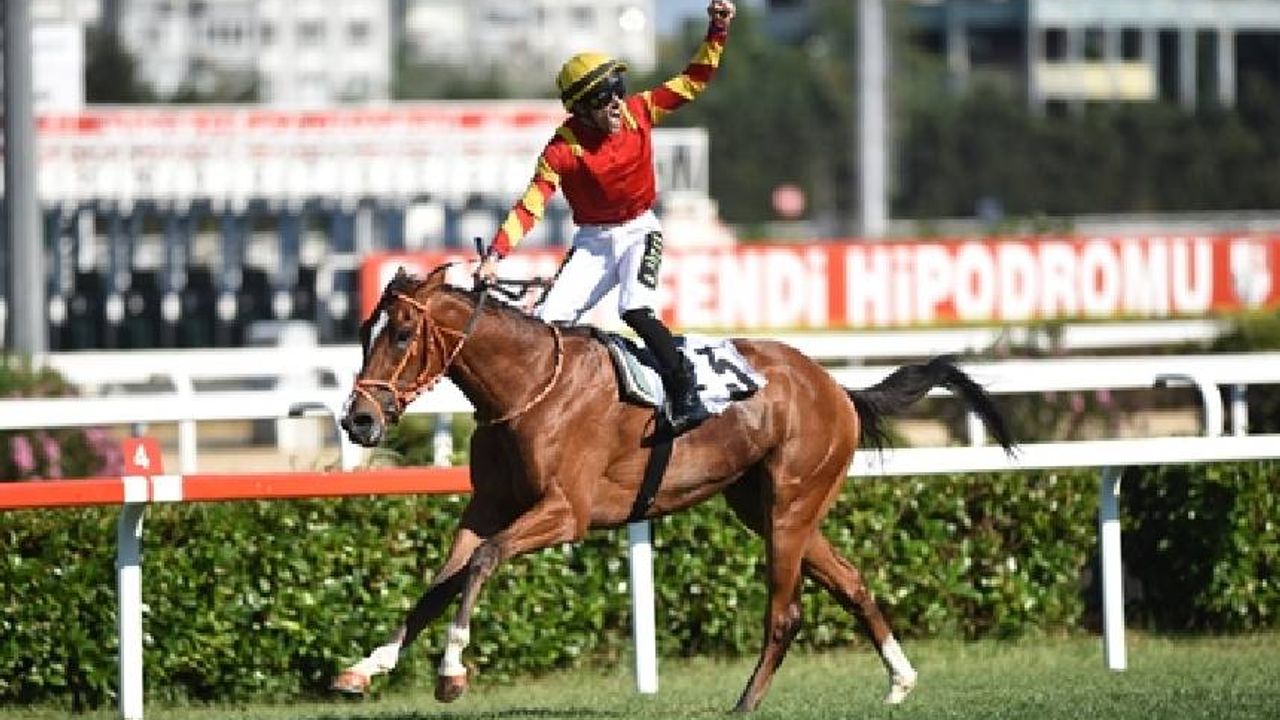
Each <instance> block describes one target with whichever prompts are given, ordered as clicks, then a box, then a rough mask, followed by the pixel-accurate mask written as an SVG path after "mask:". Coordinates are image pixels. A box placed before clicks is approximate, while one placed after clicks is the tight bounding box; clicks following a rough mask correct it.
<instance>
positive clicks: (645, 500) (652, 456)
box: [627, 410, 673, 523]
mask: <svg viewBox="0 0 1280 720" xmlns="http://www.w3.org/2000/svg"><path fill="white" fill-rule="evenodd" d="M658 412H661V410H659V411H658ZM672 443H673V438H671V437H664V438H662V439H660V440H657V441H656V442H655V443H654V444H653V447H652V448H651V449H650V450H649V459H648V461H646V462H645V464H644V479H643V480H642V481H641V482H640V492H639V493H637V494H636V501H635V504H633V505H632V506H631V515H629V516H628V517H627V522H629V523H633V522H638V521H640V520H643V519H644V517H645V515H648V514H649V508H651V507H653V499H654V498H655V497H657V496H658V485H660V484H661V483H662V476H663V475H665V474H666V473H667V463H669V462H670V461H671V445H672Z"/></svg>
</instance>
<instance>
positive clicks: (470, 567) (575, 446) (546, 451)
mask: <svg viewBox="0 0 1280 720" xmlns="http://www.w3.org/2000/svg"><path fill="white" fill-rule="evenodd" d="M444 275H445V272H444V268H437V269H436V270H435V271H433V272H432V273H430V275H428V277H427V278H426V279H425V280H419V279H417V278H413V277H411V276H408V275H405V274H404V273H403V271H401V272H400V273H398V274H397V275H396V277H395V278H394V279H392V280H391V282H390V283H389V284H388V285H387V287H386V289H385V291H384V292H383V295H382V298H381V300H380V302H379V305H378V308H377V309H376V310H375V311H374V313H373V315H372V316H371V317H370V318H369V319H368V320H366V321H365V324H364V325H363V326H362V328H361V339H362V341H363V344H364V352H365V354H364V365H363V367H362V369H361V371H360V374H359V377H358V378H357V380H356V387H355V390H354V391H353V392H352V396H351V400H350V403H349V407H348V410H347V414H346V416H345V417H344V418H343V421H342V423H343V427H344V428H345V429H346V430H347V433H348V434H349V435H350V437H351V439H352V440H353V441H354V442H357V443H359V444H362V445H365V446H374V445H377V444H378V442H379V440H380V439H381V438H382V437H383V434H384V432H385V429H386V428H387V426H388V425H389V424H391V423H394V422H396V420H397V419H398V418H399V416H400V414H401V413H402V412H403V411H404V408H405V406H406V405H407V404H408V403H409V402H410V401H411V400H412V399H413V398H414V397H416V396H417V395H418V394H419V393H420V392H422V391H424V390H425V389H429V388H430V387H431V386H432V385H434V383H435V382H436V381H438V380H439V379H440V378H442V377H445V376H448V377H449V379H451V380H452V381H453V382H454V383H455V384H456V385H457V386H458V387H459V388H460V389H461V390H462V392H463V393H465V394H466V396H467V398H469V399H470V401H471V403H472V404H473V405H474V406H475V408H476V417H477V424H478V427H477V430H476V432H475V434H474V435H473V437H472V439H471V468H470V470H471V482H472V486H473V492H472V495H471V498H470V502H469V503H468V504H467V506H466V509H465V510H464V511H463V513H462V519H461V523H460V527H459V528H458V530H457V534H456V535H455V537H454V539H453V547H452V548H451V549H450V551H449V554H448V557H447V559H446V561H445V563H444V566H443V567H441V568H440V569H439V571H438V573H437V575H436V576H435V578H434V579H433V580H432V582H431V584H430V586H429V587H428V588H427V590H426V592H425V593H424V594H423V596H422V597H421V598H420V599H419V600H418V602H417V604H416V605H415V606H414V607H413V609H412V610H411V611H410V612H409V614H408V616H407V617H406V618H405V620H404V624H403V625H401V626H400V627H399V628H397V629H396V630H395V632H393V633H392V635H391V637H390V638H389V640H388V642H387V643H386V644H384V645H382V646H381V647H379V648H377V649H375V650H374V651H373V652H372V653H371V654H370V655H369V656H368V657H366V658H364V659H363V660H361V661H360V662H358V663H356V664H355V665H353V666H351V667H349V668H347V669H346V670H344V671H343V672H342V673H341V674H339V675H338V677H337V678H336V679H335V680H334V687H335V689H338V690H342V691H346V692H356V693H359V692H364V691H365V690H366V689H367V688H368V686H369V681H370V678H371V677H372V676H373V675H375V674H378V673H384V672H389V671H390V670H391V669H392V668H393V667H394V666H395V663H396V659H397V657H398V656H399V653H400V651H401V649H402V648H403V647H404V646H406V645H408V644H409V643H411V642H412V641H413V640H414V638H416V637H417V636H418V634H419V633H420V632H421V631H422V630H423V628H424V627H425V626H426V624H427V623H428V622H430V621H431V620H433V619H435V618H436V617H438V616H439V615H440V614H442V613H443V612H444V610H445V607H446V605H447V604H448V603H449V602H450V601H451V600H452V599H453V598H454V597H455V596H456V595H458V594H459V593H461V595H462V600H461V602H460V603H459V606H458V608H457V612H456V614H455V615H454V618H453V622H452V623H451V624H450V625H449V628H448V631H447V634H446V638H445V639H446V649H445V652H444V657H443V658H442V660H441V663H440V667H439V676H438V678H437V684H436V697H437V699H439V700H441V701H444V702H449V701H452V700H454V699H456V698H457V697H458V696H459V695H461V694H462V692H463V691H464V690H465V689H466V687H467V683H468V678H467V671H466V668H465V666H464V665H463V664H462V651H463V649H464V648H465V647H466V645H467V644H468V642H469V639H470V620H471V614H472V611H473V610H474V608H475V606H476V601H477V598H478V596H479V594H480V589H481V587H482V586H483V585H484V583H485V580H486V579H488V578H489V576H490V575H491V574H492V573H493V572H494V569H495V567H497V565H498V564H499V563H501V562H504V561H506V560H509V559H510V558H513V557H515V556H517V555H522V554H524V553H528V552H532V551H535V550H539V549H542V548H546V547H548V546H551V545H556V544H560V543H567V542H574V541H577V540H581V539H582V538H583V537H584V536H585V535H586V533H587V531H588V530H591V529H593V528H608V527H616V526H619V525H622V524H623V523H625V522H627V520H628V516H629V515H630V514H631V510H632V507H633V503H634V501H635V499H636V496H637V492H639V489H640V485H641V477H642V474H643V470H644V468H645V462H646V458H647V457H648V453H649V449H648V448H647V447H644V446H643V443H642V439H643V438H646V437H649V436H650V435H651V434H652V431H653V429H654V425H653V423H654V412H653V411H652V410H651V409H649V408H644V407H639V406H636V405H632V404H628V403H625V402H622V401H620V400H619V390H618V386H617V383H616V380H615V376H614V371H613V369H612V367H611V365H610V358H609V355H608V351H607V350H606V349H605V347H604V345H603V344H601V343H600V342H598V341H597V340H596V339H595V338H594V337H593V336H592V334H591V333H590V332H588V331H587V330H586V329H583V328H568V329H562V328H560V327H557V326H554V325H548V324H545V323H543V322H541V321H539V320H536V319H534V318H532V317H529V316H528V315H526V314H524V313H523V312H520V311H519V310H516V309H514V308H512V307H509V306H506V305H503V304H501V303H497V302H486V301H485V298H486V297H487V296H486V295H485V294H484V292H483V291H476V290H462V289H459V288H456V287H451V286H449V285H446V284H445V282H444ZM382 323H385V324H382ZM375 324H382V326H381V327H380V328H376V327H375ZM375 330H376V332H375ZM735 345H736V347H737V348H738V350H739V351H740V352H741V354H742V355H743V356H744V357H745V358H746V359H747V360H748V361H749V362H750V363H751V364H752V365H753V366H754V367H755V368H756V370H758V371H759V372H760V373H762V374H763V375H764V376H765V378H766V380H767V382H766V384H765V385H764V387H763V388H760V390H759V391H758V392H757V393H756V394H755V395H753V396H752V397H750V398H748V399H746V400H742V401H739V402H736V403H733V404H732V405H730V406H729V407H728V408H727V409H726V410H725V411H724V412H723V413H722V414H721V415H718V416H715V417H712V418H711V419H710V420H708V421H707V422H706V423H704V424H703V425H701V426H699V427H698V428H696V429H694V430H692V431H690V432H689V433H687V434H685V435H682V436H680V437H679V438H677V439H676V440H675V441H674V446H673V448H672V452H671V457H670V464H669V466H668V469H667V473H666V475H665V477H664V478H663V480H662V484H661V486H660V488H659V489H658V492H657V495H656V498H655V499H654V501H653V503H652V505H651V506H650V507H649V510H648V512H647V515H646V517H650V518H656V517H659V516H662V515H666V514H668V513H673V512H676V511H677V510H681V509H684V508H687V507H689V506H691V505H694V504H695V503H699V502H702V501H703V500H706V499H707V498H709V497H711V496H713V495H715V494H717V493H723V494H724V496H725V497H726V499H727V500H728V502H729V505H730V507H731V508H732V509H733V511H734V512H735V513H736V515H737V517H738V518H740V519H741V520H742V522H743V523H745V524H746V525H747V527H749V528H751V529H752V530H753V531H754V532H756V533H759V534H760V535H761V536H762V537H763V538H764V540H765V548H766V552H767V553H768V563H767V568H768V570H767V577H768V588H769V601H768V607H767V608H766V611H765V618H764V647H763V649H762V650H761V653H760V659H759V662H758V664H757V665H756V668H755V672H754V673H753V674H752V675H751V679H750V681H749V682H748V683H747V686H746V689H745V690H744V691H743V693H742V697H741V698H740V699H739V700H738V704H737V706H736V708H735V709H736V710H740V711H747V710H753V709H755V708H756V706H758V705H759V704H760V701H761V699H763V697H764V694H765V692H766V690H767V689H768V687H769V683H770V681H771V680H772V678H773V675H774V672H775V671H776V670H777V668H778V665H779V664H780V663H781V662H782V659H783V656H784V655H785V654H786V652H787V648H788V647H789V645H790V644H791V641H792V639H793V638H794V637H795V636H796V633H797V632H798V631H799V630H800V620H801V612H800V590H801V585H802V583H801V573H804V574H805V575H807V576H808V577H810V578H812V579H813V580H815V581H816V582H817V583H818V584H820V585H822V586H823V587H824V588H826V589H827V590H828V591H830V592H831V594H832V595H834V596H835V598H836V599H837V600H838V601H839V602H840V603H841V604H843V605H844V606H845V607H846V608H847V609H849V610H850V611H852V612H853V614H854V615H856V616H857V617H858V618H859V619H860V620H861V621H862V623H863V625H864V626H865V628H866V630H867V631H868V633H869V634H870V636H871V639H872V640H873V641H874V642H875V646H876V649H877V650H878V651H879V653H880V658H881V660H882V661H883V663H884V665H885V667H886V669H887V670H888V673H889V693H888V695H887V696H886V698H885V701H886V702H890V703H898V702H901V701H902V700H903V699H904V698H905V697H906V695H907V693H909V692H910V691H911V689H912V688H913V687H914V686H915V684H916V671H915V669H914V668H913V667H912V666H911V663H910V662H909V661H908V660H907V658H906V656H905V655H904V654H903V652H902V649H901V647H900V646H899V644H898V642H897V641H896V640H895V639H894V635H893V632H892V631H891V629H890V627H889V624H888V623H887V622H886V621H885V618H884V616H883V615H882V614H881V612H880V609H879V608H878V607H877V606H876V602H875V600H874V599H873V598H872V596H871V593H870V592H869V591H868V590H867V587H866V584H865V583H864V582H863V579H862V576H861V575H860V574H859V572H858V570H857V569H856V568H855V567H854V566H853V565H852V564H850V563H849V562H848V561H847V560H845V559H844V558H842V557H841V556H840V555H838V554H837V553H836V551H835V549H834V548H833V547H832V546H831V543H830V542H829V541H828V540H827V539H826V538H825V537H824V536H823V535H822V534H821V533H820V532H819V530H818V526H819V523H820V522H821V521H822V519H823V516H824V515H826V513H827V511H828V509H829V508H830V507H831V504H832V502H833V501H834V500H835V498H836V496H837V495H838V494H839V492H840V489H841V487H842V485H843V482H844V479H845V476H846V475H847V473H848V469H849V465H850V462H851V460H852V458H853V452H854V449H855V448H856V447H857V446H858V439H859V437H861V438H863V439H864V440H867V441H870V442H873V443H875V445H876V446H877V447H879V446H880V444H881V441H883V440H884V438H885V435H884V432H885V431H884V428H883V425H882V418H884V417H885V416H887V415H891V414H893V413H895V412H898V411H901V410H902V409H904V408H905V407H907V406H908V405H910V404H911V403H913V402H915V401H916V400H918V399H919V398H921V397H922V396H924V395H925V393H927V392H928V391H929V390H930V389H931V388H933V387H935V386H945V387H947V388H949V389H951V390H952V391H954V392H955V393H956V394H958V395H959V396H960V397H961V398H963V399H964V400H965V401H966V402H967V403H968V405H969V406H970V407H971V408H972V409H973V410H974V411H975V412H977V413H978V414H979V415H980V416H981V417H982V419H983V420H984V421H985V423H986V425H987V427H988V429H989V430H990V431H991V433H992V435H993V436H995V437H996V438H997V439H998V441H999V442H1000V444H1001V445H1002V446H1004V448H1005V449H1006V450H1012V447H1013V441H1012V439H1011V437H1010V435H1009V433H1008V431H1007V430H1006V428H1005V424H1004V422H1003V420H1002V418H1001V417H1000V415H999V413H998V412H997V411H996V409H995V408H994V406H993V405H992V403H991V399H990V397H989V396H988V395H987V393H986V392H985V391H984V390H983V389H982V388H981V387H980V386H979V385H977V384H976V383H975V382H974V381H973V380H972V379H971V378H969V376H968V375H966V374H965V373H964V372H962V371H961V370H960V369H958V368H957V367H955V366H954V365H953V364H952V363H951V362H950V361H949V360H948V359H946V358H935V359H934V360H932V361H930V362H928V363H926V364H922V365H907V366H904V367H902V368H899V369H898V370H896V371H895V372H894V373H892V374H891V375H890V376H889V377H888V378H886V379H885V380H883V381H882V382H880V383H879V384H877V385H875V386H874V387H872V388H869V389H867V390H862V391H849V390H846V389H844V388H842V387H840V386H839V385H838V384H837V383H836V382H835V381H834V380H833V379H832V377H831V375H830V374H829V373H828V372H827V371H826V370H824V369H823V368H822V367H820V366H818V365H817V364H815V363H814V362H813V361H811V360H810V359H808V358H807V357H805V356H804V355H802V354H800V353H799V352H798V351H796V350H795V349H793V348H791V347H789V346H787V345H785V344H783V343H780V342H774V341H768V340H736V341H735Z"/></svg>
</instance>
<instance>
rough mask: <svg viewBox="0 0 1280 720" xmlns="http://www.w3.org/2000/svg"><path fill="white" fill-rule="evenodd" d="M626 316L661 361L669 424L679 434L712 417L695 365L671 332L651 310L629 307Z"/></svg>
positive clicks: (659, 363) (628, 322)
mask: <svg viewBox="0 0 1280 720" xmlns="http://www.w3.org/2000/svg"><path fill="white" fill-rule="evenodd" d="M622 319H623V321H624V322H626V323H627V325H628V326H630V327H631V329H632V330H635V331H636V334H637V335H639V336H640V339H641V340H644V344H645V346H646V347H648V348H649V351H650V352H652V353H653V356H654V358H655V359H656V360H657V361H658V372H659V373H661V375H662V387H663V389H664V390H666V394H667V402H666V408H665V410H666V416H667V424H668V425H670V426H671V432H672V434H675V435H680V434H681V433H684V432H687V431H689V430H692V429H693V428H695V427H697V426H698V425H700V424H702V421H704V420H706V419H707V418H709V417H711V413H709V412H707V408H706V407H704V406H703V404H702V401H701V400H699V399H698V387H697V380H696V378H695V377H694V373H693V366H692V365H691V364H690V363H689V361H688V360H685V359H684V358H682V357H680V353H679V352H677V351H676V342H675V338H673V337H671V331H670V330H668V329H667V327H666V326H665V325H663V324H662V322H661V321H659V320H658V319H657V318H656V317H654V316H653V313H652V312H651V311H649V310H647V309H640V310H628V311H627V312H625V313H623V314H622Z"/></svg>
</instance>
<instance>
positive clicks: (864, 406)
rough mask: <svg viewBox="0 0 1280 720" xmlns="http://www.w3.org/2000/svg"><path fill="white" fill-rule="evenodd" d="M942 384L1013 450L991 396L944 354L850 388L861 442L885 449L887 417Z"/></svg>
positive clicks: (1006, 450)
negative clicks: (860, 431) (872, 382)
mask: <svg viewBox="0 0 1280 720" xmlns="http://www.w3.org/2000/svg"><path fill="white" fill-rule="evenodd" d="M939 385H941V386H942V387H945V388H947V389H949V390H951V391H952V392H954V393H955V394H956V395H958V396H959V397H960V398H961V399H962V400H964V402H965V404H966V405H968V406H969V408H970V409H971V410H973V411H974V412H976V413H977V414H978V417H980V418H982V422H983V424H984V425H986V426H987V430H988V431H989V432H990V433H991V434H992V435H993V436H995V439H996V441H997V442H999V443H1000V447H1003V448H1004V449H1005V452H1008V453H1013V451H1014V446H1015V445H1016V442H1015V441H1014V439H1013V435H1012V434H1011V433H1010V432H1009V428H1008V426H1007V425H1006V424H1005V421H1004V417H1003V416H1001V415H1000V411H999V410H997V409H996V406H995V403H994V402H992V400H991V395H990V394H989V393H987V391H986V390H984V389H983V388H982V386H981V385H979V384H978V383H977V382H975V381H974V379H973V378H971V377H969V376H968V374H966V373H965V372H964V371H963V370H961V369H960V368H958V367H956V365H955V357H954V356H951V355H941V356H939V357H935V358H933V359H932V360H930V361H929V362H927V363H924V364H921V365H903V366H902V367H900V368H898V369H897V370H894V371H893V372H892V373H890V374H889V376H888V377H886V378H885V379H884V380H881V381H880V382H878V383H876V384H875V385H872V386H871V387H869V388H867V389H865V390H849V389H847V388H846V389H845V392H847V393H849V398H850V399H851V400H853V407H854V409H856V410H857V411H858V420H859V421H860V424H861V426H862V438H861V440H862V443H863V444H864V445H869V446H871V447H874V448H875V449H877V450H881V449H883V448H884V446H885V444H886V443H887V441H888V439H889V436H888V430H887V429H886V428H885V426H884V419H885V418H886V417H889V416H892V415H897V414H898V413H900V412H902V411H903V410H906V409H907V408H908V407H910V406H911V405H913V404H914V403H916V402H917V401H918V400H920V398H922V397H924V396H925V394H926V393H928V392H929V391H930V390H932V389H933V388H935V387H937V386H939Z"/></svg>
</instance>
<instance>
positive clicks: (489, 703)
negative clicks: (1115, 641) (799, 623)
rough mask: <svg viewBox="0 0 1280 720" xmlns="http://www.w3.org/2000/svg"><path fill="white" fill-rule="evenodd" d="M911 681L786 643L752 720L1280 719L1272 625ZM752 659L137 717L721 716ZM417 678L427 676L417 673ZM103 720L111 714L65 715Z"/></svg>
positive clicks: (958, 665) (971, 660)
mask: <svg viewBox="0 0 1280 720" xmlns="http://www.w3.org/2000/svg"><path fill="white" fill-rule="evenodd" d="M906 650H907V652H908V654H909V655H910V656H911V658H912V661H913V662H914V663H915V664H916V666H917V668H918V669H919V670H920V674H921V681H920V685H919V687H918V688H917V690H916V692H915V693H913V694H912V696H911V697H910V698H909V699H908V700H907V702H906V704H905V705H903V706H902V707H898V708H890V707H886V706H884V705H882V704H880V697H881V694H882V693H883V692H884V690H885V689H886V680H885V676H884V673H883V671H882V670H881V669H880V665H879V662H878V661H877V660H876V659H875V657H874V655H873V654H872V653H871V652H870V651H869V650H867V649H861V650H851V651H846V652H838V653H826V654H819V655H802V654H795V655H793V656H792V657H791V658H789V659H788V660H787V662H786V663H785V664H784V665H783V667H782V669H781V671H780V672H779V673H778V675H777V677H776V679H775V680H774V684H773V689H772V690H771V692H770V693H769V695H768V697H767V698H766V699H765V701H764V704H763V706H762V707H761V709H760V710H759V711H758V712H757V713H755V715H753V716H752V717H753V718H758V719H759V720H774V719H777V720H783V719H784V718H785V719H786V720H825V719H826V718H845V717H847V718H894V719H898V720H907V719H909V720H934V719H937V718H983V719H984V720H987V719H1001V718H1008V719H1010V720H1014V719H1017V720H1054V719H1056V718H1071V719H1077V718H1086V719H1088V720H1104V719H1105V720H1125V719H1129V718H1132V719H1133V720H1139V719H1141V720H1149V719H1151V718H1171V719H1172V718H1176V719H1177V720H1194V719H1195V718H1258V719H1263V718H1266V719H1269V720H1270V719H1273V718H1280V635H1274V634H1260V635H1251V636H1244V637H1234V638H1195V639H1168V638H1153V637H1147V636H1142V635H1131V636H1130V639H1129V670H1128V671H1126V672H1123V673H1112V672H1109V671H1107V670H1106V669H1105V668H1104V667H1103V663H1102V649H1101V642H1100V641H1099V640H1098V639H1096V638H1077V639H1066V640H1058V639H1054V640H1036V641H1021V642H1016V643H998V642H981V643H958V642H918V643H907V645H906ZM753 664H754V663H753V661H747V660H735V661H732V662H717V661H712V660H701V659H699V660H689V661H674V660H668V661H665V662H663V663H662V664H661V665H660V668H659V669H660V674H661V689H660V692H659V693H658V695H657V696H654V697H640V696H638V695H636V694H635V691H634V688H633V686H632V681H631V678H630V676H629V675H628V674H627V673H626V672H625V671H624V669H621V668H619V669H610V670H594V671H593V670H578V671H572V672H569V671H566V672H562V673H556V674H553V675H550V676H547V677H544V678H539V679H524V680H520V681H517V682H515V683H512V684H501V685H498V684H488V685H486V684H484V683H483V682H479V683H477V684H476V686H474V687H473V688H472V690H471V691H470V692H469V693H468V695H467V696H465V697H463V698H462V699H461V700H460V701H458V702H457V703H455V704H453V705H441V704H439V703H436V702H435V700H433V699H432V698H431V695H430V690H429V689H423V690H413V691H399V692H394V693H375V695H374V696H373V697H372V698H370V699H367V700H357V701H352V700H346V699H342V698H336V699H334V700H332V701H321V702H311V701H309V702H298V703H291V704H285V705H253V706H245V707H240V706H216V707H200V708H169V707H161V706H158V705H156V704H151V705H149V706H148V707H147V718H148V720H215V718H216V719H218V720H445V719H446V718H461V719H463V720H506V719H508V718H510V719H518V718H536V719H538V720H543V719H552V718H567V719H570V720H596V719H599V720H616V719H620V718H720V717H724V716H725V715H726V711H727V710H728V709H729V708H730V707H731V706H732V705H733V703H734V702H735V701H736V700H737V697H738V693H739V692H741V690H742V687H743V685H745V683H746V680H747V676H748V675H749V674H750V672H751V668H752V667H753ZM424 680H429V678H424ZM66 717H68V713H66V712H64V711H60V710H55V709H18V708H0V718H4V719H5V720H10V719H13V720H53V719H54V718H66ZM74 717H75V718H77V719H83V720H107V719H108V718H115V717H117V715H116V713H115V712H114V711H106V710H104V711H99V712H94V713H88V714H83V715H76V716H74Z"/></svg>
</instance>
